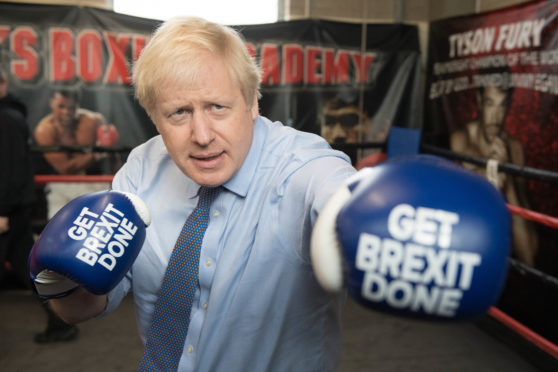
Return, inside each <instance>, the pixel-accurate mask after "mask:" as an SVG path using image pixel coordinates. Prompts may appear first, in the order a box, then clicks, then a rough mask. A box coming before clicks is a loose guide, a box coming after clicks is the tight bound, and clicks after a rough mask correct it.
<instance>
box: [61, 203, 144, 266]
mask: <svg viewBox="0 0 558 372" xmlns="http://www.w3.org/2000/svg"><path fill="white" fill-rule="evenodd" d="M137 231H138V227H137V226H136V225H135V224H134V223H133V222H131V221H130V220H128V219H127V218H126V217H124V213H123V212H122V211H120V210H118V209H117V208H115V207H114V205H113V204H112V203H109V204H108V205H107V206H106V207H105V209H104V211H103V212H102V213H101V215H98V214H96V213H93V212H91V211H90V210H89V209H88V208H87V207H84V208H83V209H82V210H81V212H80V214H79V216H78V217H77V218H76V219H75V220H74V222H73V225H72V227H70V228H69V229H68V236H69V237H70V238H72V239H73V240H80V241H81V240H82V241H83V244H82V247H81V248H80V249H79V251H78V252H77V254H76V256H75V257H76V258H77V259H79V260H80V261H82V262H85V263H86V264H88V265H90V266H94V265H95V264H99V265H101V266H102V267H104V268H105V269H107V270H109V271H112V270H113V269H114V267H115V266H116V263H117V258H119V257H122V256H123V255H124V253H125V251H126V247H128V245H129V244H130V241H131V240H132V239H133V237H134V235H135V234H136V232H137Z"/></svg>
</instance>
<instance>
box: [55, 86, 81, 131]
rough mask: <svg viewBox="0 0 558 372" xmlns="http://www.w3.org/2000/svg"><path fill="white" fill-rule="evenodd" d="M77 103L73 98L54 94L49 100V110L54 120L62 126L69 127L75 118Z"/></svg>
mask: <svg viewBox="0 0 558 372" xmlns="http://www.w3.org/2000/svg"><path fill="white" fill-rule="evenodd" d="M77 108H78V107H77V102H76V101H75V100H74V99H73V98H68V97H64V96H63V95H61V94H59V93H56V94H55V95H54V97H52V98H51V99H50V109H51V110H52V115H53V117H54V120H55V121H56V122H57V123H58V124H60V125H63V126H67V125H71V124H72V122H73V120H74V118H75V117H76V111H77Z"/></svg>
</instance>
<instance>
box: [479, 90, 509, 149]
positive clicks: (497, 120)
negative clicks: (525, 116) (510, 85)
mask: <svg viewBox="0 0 558 372" xmlns="http://www.w3.org/2000/svg"><path fill="white" fill-rule="evenodd" d="M480 102H481V106H480V107H481V113H482V116H481V127H482V130H483V133H484V136H485V137H486V138H487V139H489V140H493V139H494V138H495V137H497V136H498V135H499V134H500V133H501V131H502V129H503V127H504V120H505V118H506V113H507V110H508V104H509V102H508V94H507V92H506V91H504V90H501V89H499V88H497V87H490V86H488V87H485V88H484V91H483V93H482V96H481V97H480Z"/></svg>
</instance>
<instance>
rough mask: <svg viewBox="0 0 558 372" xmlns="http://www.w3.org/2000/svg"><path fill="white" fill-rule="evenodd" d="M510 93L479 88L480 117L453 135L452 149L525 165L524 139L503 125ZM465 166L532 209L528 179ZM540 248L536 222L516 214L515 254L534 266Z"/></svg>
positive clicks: (514, 230)
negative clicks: (518, 138)
mask: <svg viewBox="0 0 558 372" xmlns="http://www.w3.org/2000/svg"><path fill="white" fill-rule="evenodd" d="M511 95H512V91H511V90H508V89H502V88H500V87H496V86H486V87H482V88H480V89H479V90H478V92H477V105H478V108H479V115H478V118H477V119H475V120H473V121H471V122H469V123H467V124H466V125H465V126H464V127H463V128H461V129H458V130H456V131H454V132H453V133H452V134H451V136H450V146H451V149H452V150H453V151H455V152H459V153H463V154H466V155H470V156H475V157H481V158H486V159H493V160H496V161H497V162H499V163H513V164H516V165H520V166H523V165H525V154H524V152H523V146H522V145H521V142H519V140H517V139H516V138H514V137H513V136H512V135H511V134H510V133H509V132H508V131H506V129H505V128H504V124H505V118H506V115H507V112H508V108H509V106H510V103H511ZM463 165H464V166H465V167H466V168H468V169H471V170H472V171H474V172H476V173H478V174H480V175H481V176H484V177H486V178H488V179H489V180H490V181H491V182H492V183H493V184H494V186H495V187H497V188H498V189H499V190H500V191H501V192H502V193H503V194H504V196H505V198H506V200H507V202H508V203H510V204H513V205H517V206H521V207H524V208H529V202H528V198H527V185H526V182H525V179H523V178H519V177H513V176H510V175H506V174H505V173H503V172H500V173H498V174H497V175H491V174H490V173H489V172H487V168H479V167H477V166H475V165H472V164H470V163H464V164H463ZM537 249H538V237H537V234H536V232H535V230H534V227H533V225H532V224H531V223H530V222H529V221H527V220H525V219H523V218H521V217H519V216H516V215H514V216H513V250H514V254H515V255H516V256H517V257H518V258H519V259H520V260H521V261H523V262H524V263H526V264H528V265H530V266H534V264H535V257H536V253H537Z"/></svg>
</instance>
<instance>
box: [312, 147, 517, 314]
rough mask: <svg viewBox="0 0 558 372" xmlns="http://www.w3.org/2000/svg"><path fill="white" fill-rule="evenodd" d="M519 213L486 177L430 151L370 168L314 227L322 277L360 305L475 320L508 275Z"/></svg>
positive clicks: (314, 254)
mask: <svg viewBox="0 0 558 372" xmlns="http://www.w3.org/2000/svg"><path fill="white" fill-rule="evenodd" d="M510 246H511V217H510V214H509V211H508V209H507V207H506V204H505V200H504V198H503V196H502V195H501V194H500V192H498V190H496V189H495V188H494V187H493V186H492V185H491V184H490V183H489V182H488V181H486V180H485V179H484V178H482V177H480V176H478V175H476V174H474V173H472V172H470V171H467V170H465V169H463V168H461V167H459V166H457V165H455V164H454V163H451V162H449V161H447V160H444V159H441V158H437V157H434V156H428V155H416V156H410V157H400V158H397V159H394V160H389V161H386V162H385V163H382V164H380V165H377V166H375V167H371V168H365V169H363V170H362V171H360V172H358V173H357V174H356V175H355V176H354V177H353V178H351V179H349V180H348V181H347V182H346V185H345V186H343V187H342V188H341V189H340V190H338V191H337V192H336V194H334V195H333V197H332V198H331V199H330V201H328V203H327V205H326V206H325V207H324V209H323V211H322V212H321V213H320V216H319V217H318V220H317V222H316V225H315V227H314V230H313V233H312V242H311V255H312V264H313V267H314V271H315V273H316V277H317V279H318V281H319V283H320V284H321V285H322V287H324V288H325V289H326V290H329V291H332V292H336V291H339V290H341V288H343V287H344V286H345V287H346V288H347V290H348V292H349V295H350V296H351V297H353V298H354V299H355V300H356V301H357V302H359V303H360V304H362V305H364V306H366V307H369V308H372V309H376V310H381V311H385V312H389V313H392V314H397V315H403V316H410V317H419V318H424V319H430V320H452V319H455V320H460V319H470V318H473V317H476V316H479V315H482V314H484V313H485V312H486V311H487V310H488V308H489V307H490V306H491V305H493V304H494V303H495V302H496V301H497V299H498V297H499V296H500V293H501V291H502V288H503V286H504V283H505V278H506V273H507V268H508V266H507V265H508V263H507V262H508V255H509V252H510Z"/></svg>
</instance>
